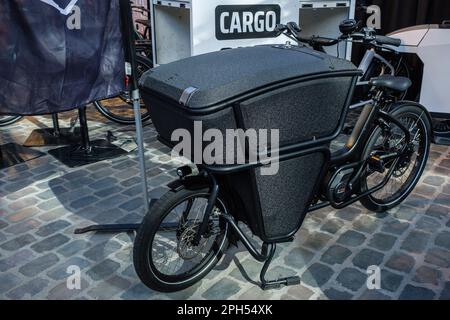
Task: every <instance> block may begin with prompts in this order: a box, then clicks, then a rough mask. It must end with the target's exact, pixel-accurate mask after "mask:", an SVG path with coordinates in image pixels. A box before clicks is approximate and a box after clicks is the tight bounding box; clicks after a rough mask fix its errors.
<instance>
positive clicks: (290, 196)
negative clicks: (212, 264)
mask: <svg viewBox="0 0 450 320" xmlns="http://www.w3.org/2000/svg"><path fill="white" fill-rule="evenodd" d="M359 74H360V72H359V71H358V70H357V68H356V67H355V66H354V65H353V64H352V63H350V62H348V61H345V60H342V59H338V58H335V57H332V56H329V55H326V54H322V53H319V52H316V51H313V50H310V49H307V48H304V47H297V46H285V45H273V46H270V45H266V46H257V47H248V48H239V49H230V50H224V51H220V52H214V53H209V54H205V55H200V56H196V57H191V58H187V59H184V60H180V61H177V62H173V63H170V64H167V65H163V66H160V67H157V68H155V69H153V70H150V71H148V72H147V73H145V74H144V75H143V77H142V78H141V81H140V86H141V88H142V95H143V99H144V101H145V104H146V106H147V107H148V108H149V111H150V113H151V116H152V120H153V123H154V125H155V128H156V130H157V132H158V134H159V137H160V140H161V141H163V142H164V143H166V144H167V145H169V146H173V145H174V144H176V143H177V142H171V136H172V133H173V131H174V130H176V129H178V128H184V129H187V130H189V131H190V132H191V133H193V126H194V121H202V125H203V130H207V129H210V128H215V129H219V130H221V131H222V132H225V130H226V129H237V128H242V129H279V135H280V146H281V147H282V148H281V151H282V154H283V157H284V158H283V161H281V162H280V170H279V173H278V174H277V175H275V176H262V175H261V174H260V172H259V170H258V169H257V168H250V169H248V170H246V171H233V170H231V171H227V173H228V174H227V175H226V176H224V178H223V179H224V180H227V181H228V182H227V183H228V185H229V186H231V189H232V190H233V191H232V192H234V193H235V196H236V197H238V198H239V199H240V201H239V203H240V206H241V211H242V212H244V213H245V214H246V215H247V216H246V217H244V219H245V220H247V221H248V222H249V223H250V226H251V228H252V230H253V232H254V233H256V234H257V235H258V236H260V237H261V238H262V239H263V240H264V241H283V240H286V239H287V238H288V237H289V236H291V235H292V234H293V233H295V232H296V231H297V230H298V228H299V227H300V224H301V222H302V221H303V218H304V215H305V212H306V209H307V207H308V205H309V204H310V202H311V198H312V196H313V193H314V191H315V189H316V187H317V186H316V181H318V180H319V177H320V176H321V174H322V172H323V167H324V164H325V162H326V161H327V158H328V156H329V149H328V144H329V142H330V141H331V140H332V139H334V138H335V137H336V136H337V135H338V133H339V132H340V130H341V129H342V127H343V124H344V120H345V116H346V114H347V108H348V105H349V103H350V100H351V95H352V91H353V88H354V84H355V82H356V79H357V76H358V75H359ZM318 148H319V149H318ZM210 168H211V169H217V170H219V169H221V168H220V167H219V166H217V167H216V168H215V167H214V166H210Z"/></svg>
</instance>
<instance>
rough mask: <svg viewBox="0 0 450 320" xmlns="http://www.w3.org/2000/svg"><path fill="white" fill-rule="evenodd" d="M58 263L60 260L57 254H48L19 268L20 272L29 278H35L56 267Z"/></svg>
mask: <svg viewBox="0 0 450 320" xmlns="http://www.w3.org/2000/svg"><path fill="white" fill-rule="evenodd" d="M58 261H59V258H58V256H57V255H56V254H54V253H48V254H46V255H44V256H41V257H39V258H37V259H35V260H33V261H30V262H28V263H27V264H25V265H23V266H22V267H20V268H19V272H20V273H22V274H23V275H26V276H28V277H34V276H36V275H38V274H39V273H41V272H43V271H45V270H47V269H48V268H50V267H52V266H54V265H55V264H56V263H57V262H58Z"/></svg>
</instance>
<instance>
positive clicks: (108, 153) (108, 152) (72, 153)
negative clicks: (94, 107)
mask: <svg viewBox="0 0 450 320" xmlns="http://www.w3.org/2000/svg"><path fill="white" fill-rule="evenodd" d="M78 112H79V118H80V138H81V144H80V143H79V144H72V145H69V146H67V147H62V148H57V149H52V150H49V151H48V153H49V154H51V155H52V156H53V157H55V158H56V159H58V160H59V161H61V162H62V163H63V164H65V165H66V166H68V167H70V168H77V167H81V166H84V165H88V164H92V163H96V162H99V161H103V160H110V159H114V158H117V157H120V156H122V155H125V154H127V153H128V152H127V151H125V150H123V149H122V148H119V147H117V146H115V145H113V144H111V143H110V142H109V141H107V140H105V139H99V140H94V141H90V139H89V129H88V125H87V119H86V107H83V108H80V109H79V110H78Z"/></svg>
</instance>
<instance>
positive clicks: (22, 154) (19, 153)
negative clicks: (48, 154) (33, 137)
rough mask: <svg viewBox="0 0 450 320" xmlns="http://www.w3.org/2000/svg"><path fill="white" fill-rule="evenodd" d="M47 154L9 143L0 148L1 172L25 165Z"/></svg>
mask: <svg viewBox="0 0 450 320" xmlns="http://www.w3.org/2000/svg"><path fill="white" fill-rule="evenodd" d="M44 155H45V153H42V152H39V151H36V150H32V149H29V148H26V147H23V146H21V145H19V144H17V143H7V144H4V145H1V146H0V170H1V169H6V168H9V167H12V166H15V165H17V164H20V163H24V162H27V161H30V160H33V159H36V158H39V157H42V156H44Z"/></svg>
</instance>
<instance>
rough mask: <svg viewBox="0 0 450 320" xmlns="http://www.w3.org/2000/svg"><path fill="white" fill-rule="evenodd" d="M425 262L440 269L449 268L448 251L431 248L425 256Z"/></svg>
mask: <svg viewBox="0 0 450 320" xmlns="http://www.w3.org/2000/svg"><path fill="white" fill-rule="evenodd" d="M425 262H428V263H430V264H432V265H435V266H438V267H442V268H450V251H448V250H444V249H441V248H431V249H430V250H429V251H428V252H427V253H426V255H425Z"/></svg>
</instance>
